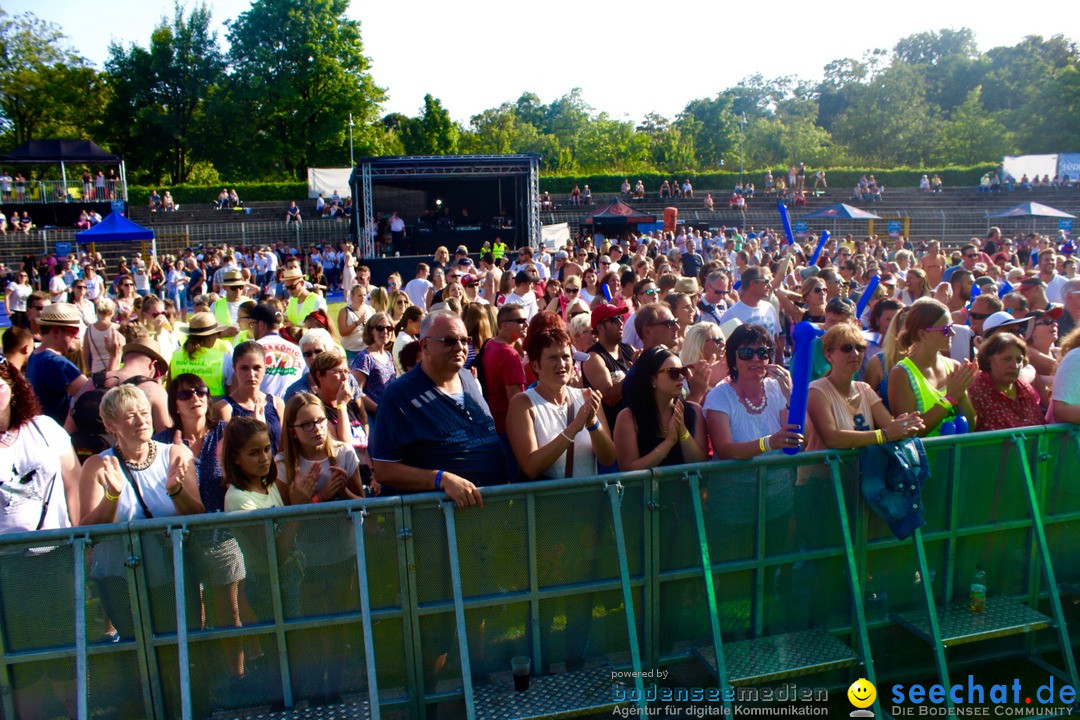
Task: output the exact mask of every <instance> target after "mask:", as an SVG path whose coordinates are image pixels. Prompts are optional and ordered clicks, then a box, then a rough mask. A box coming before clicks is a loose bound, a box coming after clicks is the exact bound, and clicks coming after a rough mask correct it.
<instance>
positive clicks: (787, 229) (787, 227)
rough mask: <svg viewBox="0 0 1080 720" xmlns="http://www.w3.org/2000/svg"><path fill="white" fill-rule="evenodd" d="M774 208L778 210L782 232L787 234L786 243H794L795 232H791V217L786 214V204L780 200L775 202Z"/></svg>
mask: <svg viewBox="0 0 1080 720" xmlns="http://www.w3.org/2000/svg"><path fill="white" fill-rule="evenodd" d="M776 209H777V210H778V211H779V212H780V222H781V223H783V225H784V234H785V235H787V244H788V245H794V244H795V233H793V232H791V218H789V217H788V214H787V205H785V204H784V203H782V202H778V203H776Z"/></svg>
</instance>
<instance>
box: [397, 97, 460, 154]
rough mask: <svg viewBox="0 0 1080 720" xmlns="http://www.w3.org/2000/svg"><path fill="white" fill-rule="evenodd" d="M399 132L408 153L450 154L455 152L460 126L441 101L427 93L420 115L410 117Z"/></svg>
mask: <svg viewBox="0 0 1080 720" xmlns="http://www.w3.org/2000/svg"><path fill="white" fill-rule="evenodd" d="M399 134H400V136H401V140H402V143H403V144H404V146H405V152H406V153H407V154H409V155H452V154H453V153H455V152H457V145H458V136H459V134H460V128H458V126H457V123H455V122H454V121H453V120H451V119H450V113H449V112H447V110H446V108H444V107H443V106H442V102H440V101H439V99H438V98H435V97H432V96H431V93H428V94H427V95H425V96H424V107H423V109H422V110H421V113H420V117H418V118H413V119H410V120H409V122H408V123H407V124H405V127H404V128H403V129H402V131H401V132H400V133H399Z"/></svg>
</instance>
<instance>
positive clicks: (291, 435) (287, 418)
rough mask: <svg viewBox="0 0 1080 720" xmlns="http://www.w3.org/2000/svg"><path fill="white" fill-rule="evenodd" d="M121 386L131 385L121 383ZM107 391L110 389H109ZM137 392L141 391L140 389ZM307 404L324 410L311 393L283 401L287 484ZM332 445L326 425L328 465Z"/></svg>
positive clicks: (292, 475) (293, 468) (296, 464)
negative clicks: (299, 418) (300, 417)
mask: <svg viewBox="0 0 1080 720" xmlns="http://www.w3.org/2000/svg"><path fill="white" fill-rule="evenodd" d="M324 354H325V353H324ZM121 387H131V386H130V385H127V386H123V385H122V386H121ZM116 389H119V388H116ZM109 392H112V391H111V390H110V391H109ZM139 392H142V391H141V390H140V391H139ZM144 397H145V396H144ZM309 405H318V406H319V407H321V408H322V409H323V413H324V414H325V412H326V406H325V405H324V404H323V401H322V400H320V399H319V398H318V397H316V396H315V395H312V394H311V393H299V394H297V395H294V396H293V397H292V399H291V400H289V402H287V403H285V414H284V415H283V416H282V418H281V452H280V453H278V457H280V458H281V460H282V464H283V465H284V466H285V482H286V483H287V484H289V485H292V482H293V480H295V479H296V470H297V468H298V467H299V465H300V441H299V440H297V439H296V429H295V428H294V427H293V426H294V425H295V424H296V416H297V415H299V414H300V411H301V410H302V409H304V408H306V407H307V406H309ZM327 422H329V421H327ZM334 446H335V442H334V439H333V438H332V437H330V428H329V426H328V427H327V428H326V439H325V441H324V442H323V450H324V451H325V452H326V457H327V458H328V459H329V460H330V467H334V466H335V465H336V464H337V461H336V460H335V453H334V451H335V449H336V448H335V447H334Z"/></svg>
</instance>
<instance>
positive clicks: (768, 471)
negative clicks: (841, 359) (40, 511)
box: [0, 426, 1080, 720]
mask: <svg viewBox="0 0 1080 720" xmlns="http://www.w3.org/2000/svg"><path fill="white" fill-rule="evenodd" d="M926 447H927V452H928V455H929V457H930V461H931V464H932V467H933V473H932V478H931V480H930V481H929V483H928V485H927V486H926V488H925V489H924V497H923V501H924V504H925V517H926V520H927V525H926V526H925V527H924V528H923V529H922V530H921V531H920V533H919V534H918V536H917V539H916V541H915V542H913V541H912V540H905V541H898V540H896V539H895V538H894V537H893V536H892V535H891V533H890V532H889V530H888V528H887V527H886V525H885V524H884V523H883V522H882V521H880V520H879V519H878V518H876V517H875V516H873V515H871V514H870V513H869V511H868V510H867V509H866V507H865V505H864V504H863V503H861V501H859V499H858V497H859V496H858V491H857V484H858V458H857V456H856V455H855V454H854V453H851V452H837V453H814V454H803V455H798V456H795V457H786V456H781V457H775V458H774V457H769V458H763V459H759V460H757V461H754V462H724V463H703V464H698V465H687V466H682V467H675V468H664V469H661V470H656V471H644V472H632V473H623V474H620V475H609V476H600V477H591V478H576V479H567V480H559V481H550V482H541V483H527V484H515V485H509V486H504V487H499V488H490V489H486V490H485V491H484V500H485V506H484V508H483V509H479V510H478V509H469V510H457V509H455V508H454V507H453V505H452V504H450V503H448V502H446V501H445V497H444V496H441V495H438V494H424V495H414V496H406V497H386V498H375V499H371V500H364V501H356V502H351V503H331V504H324V505H319V506H316V507H297V508H285V509H281V510H268V511H258V512H253V513H249V514H244V515H227V516H225V515H205V516H194V517H187V518H161V519H155V520H150V521H144V522H136V523H131V524H127V525H111V526H96V527H88V528H76V529H73V530H69V531H49V532H42V533H31V534H23V535H19V536H9V537H6V538H4V539H3V541H2V542H0V614H2V615H0V617H2V620H3V632H2V633H0V693H2V695H0V700H2V702H0V714H2V717H3V718H15V717H20V718H49V717H76V716H77V717H81V718H88V717H92V716H93V717H124V718H137V717H146V718H155V719H157V718H162V719H163V718H196V717H209V716H211V715H214V716H216V717H221V716H229V714H230V713H233V714H237V713H240V712H241V711H250V709H252V708H262V709H263V710H268V709H270V708H279V709H289V708H297V707H304V706H307V705H312V706H314V705H318V704H321V703H333V704H339V706H343V707H346V708H349V710H348V713H349V715H350V716H366V717H373V718H380V717H411V718H424V717H432V716H436V715H437V716H438V717H468V718H485V717H498V718H501V719H503V720H505V718H510V717H534V716H544V715H554V714H558V713H559V712H564V711H587V710H589V709H593V710H595V709H602V708H610V707H611V706H613V705H614V704H615V703H617V702H626V703H630V704H638V705H641V704H643V702H644V700H643V699H642V698H643V697H647V695H648V693H647V691H648V687H647V684H648V680H647V678H648V676H647V675H646V677H645V679H643V677H642V675H641V674H640V673H641V671H649V670H652V669H657V668H661V667H665V666H668V665H673V664H678V663H685V662H687V661H690V662H694V663H700V667H702V668H704V669H705V670H707V671H708V672H709V673H711V674H712V675H713V678H714V680H713V681H712V682H711V684H712V685H714V686H716V687H720V688H722V689H724V690H725V691H729V692H730V691H731V689H732V688H737V687H739V686H743V685H761V684H763V683H775V682H778V681H786V680H788V679H790V678H795V677H798V676H800V675H810V674H812V675H813V680H812V682H811V684H812V685H813V686H816V687H822V686H836V687H841V686H846V685H847V684H848V683H850V682H851V680H853V679H854V678H855V677H859V676H865V677H867V678H869V679H870V680H871V681H875V679H876V678H882V679H887V680H888V681H894V680H896V681H899V680H900V679H901V678H906V677H911V676H919V675H921V676H925V675H926V674H927V673H933V672H937V673H938V674H939V676H940V677H941V678H942V681H943V682H944V683H945V684H946V685H947V684H948V681H949V672H950V670H952V671H955V670H956V669H958V668H961V667H964V666H967V665H972V664H978V663H980V662H985V661H986V660H987V659H990V658H999V657H1006V656H1016V657H1024V658H1028V659H1031V660H1032V661H1033V662H1036V663H1038V664H1040V667H1045V668H1046V669H1048V670H1050V671H1053V672H1056V673H1057V674H1058V676H1059V677H1061V678H1062V680H1063V681H1067V682H1070V683H1071V684H1073V685H1074V686H1075V685H1077V684H1078V683H1077V678H1076V669H1075V663H1074V662H1073V659H1072V652H1071V644H1072V643H1071V639H1070V638H1069V635H1068V629H1067V618H1066V617H1065V615H1064V610H1063V607H1062V603H1061V599H1060V596H1059V588H1062V592H1066V593H1069V592H1073V591H1072V589H1071V585H1070V583H1072V582H1073V581H1080V558H1077V556H1076V554H1075V553H1074V552H1072V548H1073V547H1075V544H1076V540H1077V539H1078V538H1080V483H1078V482H1077V481H1078V479H1080V449H1078V430H1077V428H1075V427H1066V426H1053V427H1049V428H1032V429H1028V430H1025V431H1023V432H1019V431H1002V432H994V433H980V434H971V435H965V436H958V437H952V438H940V439H934V440H930V441H927V443H926ZM236 546H238V547H239V550H240V551H241V552H242V554H243V558H244V564H245V571H246V578H245V580H244V581H242V582H241V583H240V584H239V585H238V586H237V585H236V584H229V583H228V582H227V579H223V578H221V577H219V575H220V572H219V569H220V567H221V564H222V558H223V557H226V556H227V555H228V554H229V553H230V552H232V551H234V550H235V548H236ZM976 567H979V568H981V569H983V570H985V571H986V572H987V574H988V577H989V583H988V584H989V595H990V602H989V603H988V612H987V613H986V614H985V615H982V616H980V617H974V618H973V616H972V615H971V613H970V612H967V611H966V610H965V609H964V608H962V607H960V608H959V609H958V606H964V605H966V602H967V598H968V587H969V584H970V581H971V575H972V574H973V572H974V570H975V568H976ZM1047 650H1056V653H1055V654H1054V655H1053V658H1054V660H1055V662H1056V664H1057V665H1058V667H1056V668H1053V667H1051V665H1050V664H1049V663H1046V662H1045V661H1044V660H1043V657H1042V655H1043V653H1044V652H1045V651H1047ZM516 656H526V657H528V658H530V660H531V663H532V670H533V675H534V677H533V679H532V683H533V685H532V688H531V690H530V691H529V692H527V693H515V692H514V690H513V684H512V678H511V674H510V660H511V658H513V657H516ZM635 673H636V674H635ZM702 674H703V675H704V672H703V673H702ZM732 697H734V696H733V695H728V696H727V697H726V698H725V700H724V704H727V705H730V704H731V700H732ZM342 704H343V705H342Z"/></svg>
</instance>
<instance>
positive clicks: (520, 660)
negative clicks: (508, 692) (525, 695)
mask: <svg viewBox="0 0 1080 720" xmlns="http://www.w3.org/2000/svg"><path fill="white" fill-rule="evenodd" d="M510 669H511V670H512V671H513V673H514V690H517V691H518V692H521V691H523V690H528V689H529V674H530V673H531V672H532V660H530V659H529V658H527V657H525V656H524V655H519V656H518V657H515V658H514V659H512V660H511V661H510Z"/></svg>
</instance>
